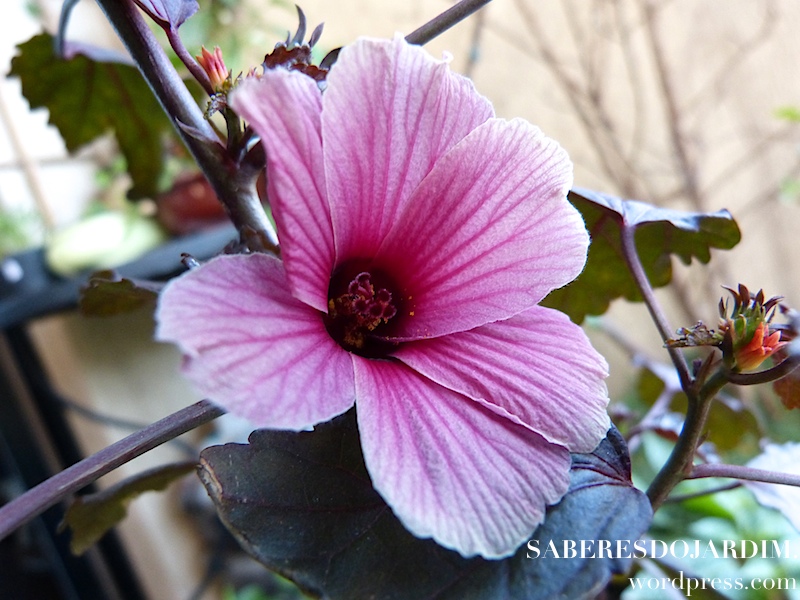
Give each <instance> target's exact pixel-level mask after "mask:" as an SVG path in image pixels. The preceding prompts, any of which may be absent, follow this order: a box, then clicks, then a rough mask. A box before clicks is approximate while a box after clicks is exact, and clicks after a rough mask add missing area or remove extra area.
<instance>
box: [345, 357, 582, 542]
mask: <svg viewBox="0 0 800 600" xmlns="http://www.w3.org/2000/svg"><path fill="white" fill-rule="evenodd" d="M354 364H355V373H356V393H357V395H358V402H357V405H356V412H357V415H358V428H359V432H360V435H361V444H362V448H363V451H364V460H365V462H366V465H367V469H368V470H369V473H370V476H371V477H372V482H373V485H374V486H375V489H376V490H377V491H378V492H379V493H380V494H381V495H382V496H383V498H384V499H385V500H386V502H387V503H388V504H389V506H391V508H392V510H393V511H394V513H395V514H396V515H397V516H398V518H399V519H400V520H401V521H402V522H403V524H404V525H405V526H406V528H407V529H409V530H410V531H411V532H412V533H413V534H414V535H416V536H418V537H423V538H424V537H432V538H433V539H434V540H436V541H437V542H438V543H439V544H441V545H443V546H445V547H447V548H452V549H454V550H457V551H458V552H460V553H461V554H463V555H464V556H473V555H476V554H480V555H482V556H485V557H487V558H499V557H503V556H508V555H510V554H512V553H513V552H514V550H515V549H516V548H517V547H518V546H519V545H520V544H522V543H523V542H524V541H525V540H527V539H530V536H531V534H532V533H533V531H534V530H535V528H536V526H537V525H538V524H539V523H540V522H541V521H542V520H543V519H544V514H545V508H546V506H547V505H548V504H552V503H555V502H557V501H558V500H559V499H560V498H561V497H562V496H563V495H564V494H565V493H566V491H567V488H568V486H569V469H570V455H569V452H568V451H567V450H566V448H564V447H562V446H558V445H556V444H550V443H549V442H547V441H546V440H544V439H543V438H542V437H541V436H539V435H538V434H536V433H534V432H533V431H530V430H529V429H527V428H525V427H522V426H520V425H517V424H515V423H512V422H511V421H510V420H508V419H506V418H504V417H501V416H500V415H498V414H496V413H494V412H492V411H490V410H488V409H486V408H484V407H482V406H481V405H479V404H478V403H476V402H473V401H471V400H469V399H468V398H465V397H464V396H461V395H460V394H457V393H455V392H453V391H451V390H448V389H446V388H443V387H441V386H439V385H437V384H435V383H433V382H432V381H429V380H427V379H425V378H424V377H423V376H420V375H419V374H418V373H415V372H414V371H412V370H411V369H409V368H408V367H406V366H405V365H403V364H401V363H397V362H393V361H392V362H390V361H375V360H373V361H370V360H365V359H356V360H355V361H354Z"/></svg>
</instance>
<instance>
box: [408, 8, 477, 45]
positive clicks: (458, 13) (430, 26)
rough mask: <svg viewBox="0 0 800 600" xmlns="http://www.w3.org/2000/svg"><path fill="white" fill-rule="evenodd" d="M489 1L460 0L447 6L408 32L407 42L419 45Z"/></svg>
mask: <svg viewBox="0 0 800 600" xmlns="http://www.w3.org/2000/svg"><path fill="white" fill-rule="evenodd" d="M491 1H492V0H461V2H459V3H458V4H456V5H455V6H452V7H450V8H448V9H447V10H446V11H444V12H443V13H442V14H440V15H439V16H437V17H434V18H433V19H431V20H430V21H428V22H427V23H425V24H424V25H423V26H422V27H418V28H417V29H415V30H414V31H412V32H411V33H409V34H408V35H407V36H406V41H407V42H408V43H409V44H418V45H420V46H421V45H423V44H427V43H428V42H430V41H431V40H432V39H433V38H435V37H436V36H439V35H441V34H442V33H444V32H445V31H447V30H448V29H450V28H451V27H452V26H453V25H455V24H456V23H459V22H461V21H463V20H464V19H466V18H467V17H468V16H470V15H471V14H472V13H474V12H475V11H477V10H478V9H480V8H482V7H484V6H486V5H487V4H489V2H491Z"/></svg>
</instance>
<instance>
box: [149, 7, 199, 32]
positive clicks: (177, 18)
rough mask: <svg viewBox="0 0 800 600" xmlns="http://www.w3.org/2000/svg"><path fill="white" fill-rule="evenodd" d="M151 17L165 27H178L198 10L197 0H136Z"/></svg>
mask: <svg viewBox="0 0 800 600" xmlns="http://www.w3.org/2000/svg"><path fill="white" fill-rule="evenodd" d="M134 2H136V4H138V5H139V8H141V9H142V10H143V11H144V12H146V13H147V14H148V15H149V16H150V18H151V19H153V20H154V21H155V22H156V23H158V25H159V26H160V27H163V28H164V29H178V27H180V26H181V25H183V23H184V21H186V19H188V18H189V17H191V16H192V15H193V14H194V13H196V12H197V9H198V8H199V5H198V4H197V0H134Z"/></svg>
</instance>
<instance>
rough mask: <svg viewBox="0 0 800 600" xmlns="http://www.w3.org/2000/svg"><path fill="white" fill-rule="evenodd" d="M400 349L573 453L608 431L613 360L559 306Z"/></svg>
mask: <svg viewBox="0 0 800 600" xmlns="http://www.w3.org/2000/svg"><path fill="white" fill-rule="evenodd" d="M394 356H395V357H396V358H398V359H400V360H401V361H403V362H404V363H406V364H407V365H408V366H410V367H411V368H412V369H414V370H415V371H418V372H419V373H421V374H423V375H424V376H426V377H428V378H430V379H432V380H433V381H435V382H437V383H438V384H440V385H443V386H445V387H447V388H450V389H452V390H454V391H456V392H459V393H461V394H464V395H465V396H468V397H470V398H474V399H475V400H477V401H478V402H480V403H481V404H483V405H485V406H487V407H489V408H490V409H491V410H495V411H496V412H498V414H501V415H505V416H507V417H509V418H511V419H512V420H514V421H515V422H518V423H522V424H524V425H525V426H527V427H530V428H531V429H533V430H534V431H536V432H537V433H539V434H541V435H542V436H543V437H544V438H546V439H547V440H548V441H550V442H554V443H557V444H562V445H565V446H566V447H567V448H569V449H570V450H571V451H572V452H591V451H592V450H594V448H595V446H597V444H598V443H599V442H600V440H602V439H603V438H604V437H605V435H606V432H607V431H608V427H609V420H608V414H607V413H606V406H607V405H608V391H607V389H606V384H605V378H606V377H607V376H608V365H607V364H606V361H605V359H604V358H603V357H602V356H601V355H600V354H599V353H598V352H597V351H596V350H595V349H594V348H593V347H592V345H591V343H590V342H589V339H588V338H587V337H586V334H585V333H584V332H583V330H582V329H581V328H580V327H578V326H577V325H575V324H574V323H573V322H572V321H570V320H569V318H568V317H567V316H566V315H565V314H563V313H561V312H559V311H557V310H552V309H549V308H544V307H541V306H537V307H534V308H532V309H530V310H527V311H525V312H522V313H520V314H518V315H516V316H514V317H511V318H510V319H508V320H506V321H498V322H496V323H489V324H488V325H484V326H482V327H478V328H477V329H473V330H471V331H465V332H462V333H454V334H452V335H447V336H443V337H439V338H434V339H430V340H421V341H418V342H408V343H406V344H403V345H402V346H401V347H400V349H399V350H397V351H396V352H395V353H394Z"/></svg>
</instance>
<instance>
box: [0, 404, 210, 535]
mask: <svg viewBox="0 0 800 600" xmlns="http://www.w3.org/2000/svg"><path fill="white" fill-rule="evenodd" d="M224 413H225V411H224V410H223V409H221V408H220V407H218V406H216V405H215V404H212V403H211V402H209V401H208V400H201V401H200V402H197V403H196V404H192V405H191V406H188V407H186V408H184V409H181V410H179V411H178V412H176V413H173V414H171V415H169V416H168V417H164V418H163V419H161V420H160V421H156V422H155V423H153V424H152V425H149V426H147V427H145V428H144V429H142V430H140V431H137V432H136V433H133V434H131V435H129V436H128V437H126V438H123V439H121V440H120V441H118V442H116V443H114V444H111V445H110V446H108V447H106V448H103V449H102V450H100V451H99V452H97V453H96V454H93V455H92V456H89V457H88V458H84V459H83V460H82V461H80V462H78V463H75V464H74V465H72V466H71V467H68V468H66V469H64V470H63V471H61V472H60V473H57V474H56V475H53V476H52V477H51V478H50V479H47V480H45V481H43V482H42V483H40V484H39V485H37V486H36V487H34V488H32V489H30V490H28V491H27V492H25V493H24V494H22V495H21V496H18V497H16V498H15V499H14V500H12V501H11V502H9V503H8V504H6V505H5V506H3V507H0V540H2V539H3V538H5V537H6V536H7V535H9V534H10V533H11V532H12V531H14V530H15V529H17V528H18V527H21V526H22V525H24V524H25V523H27V522H28V521H30V520H31V519H33V518H34V517H37V516H38V515H40V514H41V513H43V512H44V511H45V510H47V509H48V508H50V507H51V506H53V505H54V504H56V503H57V502H58V501H59V500H61V499H62V498H64V497H66V496H68V495H70V494H73V493H75V492H77V491H78V490H80V489H81V488H83V487H85V486H87V485H89V484H90V483H92V482H94V481H95V480H97V479H98V478H100V477H102V476H103V475H105V474H107V473H110V472H111V471H113V470H114V469H116V468H117V467H119V466H121V465H124V464H125V463H127V462H129V461H131V460H133V459H134V458H136V457H137V456H140V455H142V454H144V453H145V452H149V451H150V450H152V449H153V448H156V447H157V446H160V445H161V444H163V443H165V442H168V441H169V440H171V439H173V438H176V437H178V436H179V435H181V434H184V433H186V432H187V431H191V430H192V429H195V428H196V427H199V426H200V425H203V424H204V423H208V422H209V421H212V420H214V419H216V418H217V417H219V416H220V415H222V414H224Z"/></svg>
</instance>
